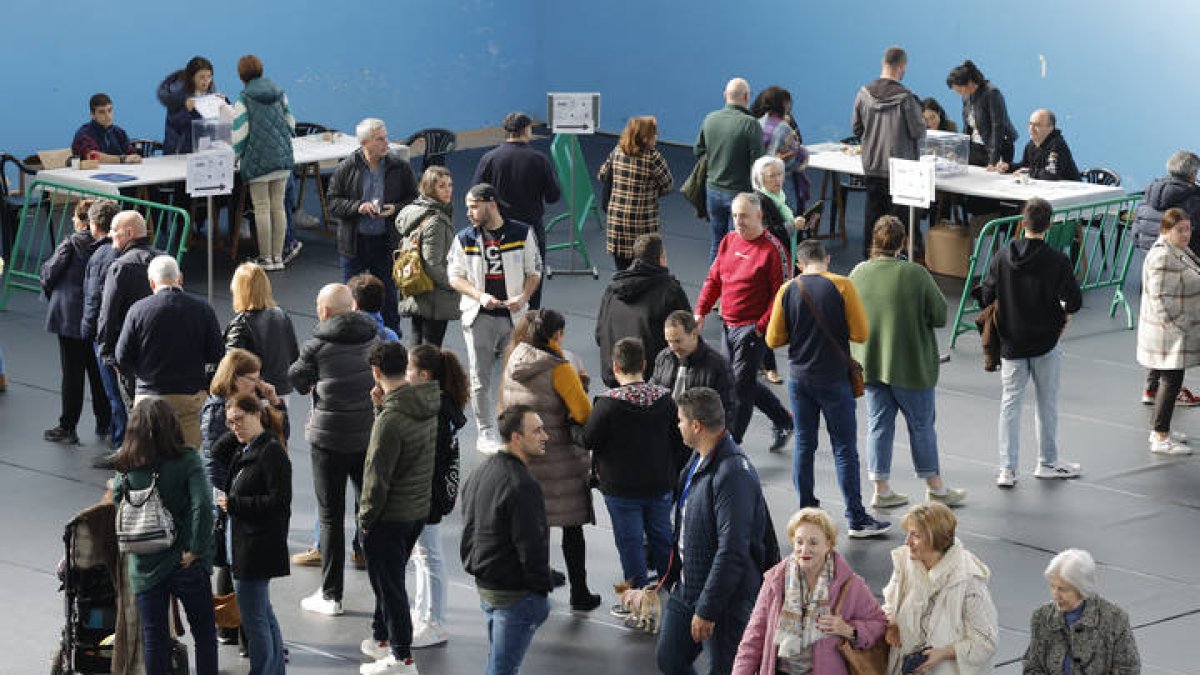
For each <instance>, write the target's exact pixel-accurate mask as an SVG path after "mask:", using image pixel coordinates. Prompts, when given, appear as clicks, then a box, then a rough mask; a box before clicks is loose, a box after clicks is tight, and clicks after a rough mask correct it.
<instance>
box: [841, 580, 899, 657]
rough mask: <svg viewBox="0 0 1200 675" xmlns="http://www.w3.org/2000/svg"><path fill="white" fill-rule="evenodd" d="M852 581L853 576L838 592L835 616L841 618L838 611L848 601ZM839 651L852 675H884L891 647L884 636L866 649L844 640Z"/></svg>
mask: <svg viewBox="0 0 1200 675" xmlns="http://www.w3.org/2000/svg"><path fill="white" fill-rule="evenodd" d="M851 581H854V576H853V575H851V576H850V578H849V579H847V580H845V581H843V582H842V588H841V590H839V591H838V599H837V604H835V605H834V606H833V610H832V612H833V614H836V615H838V616H841V614H840V613H839V612H838V610H840V609H841V607H842V600H845V599H846V589H847V588H849V586H850V582H851ZM837 650H838V653H839V654H841V655H842V658H843V659H845V661H846V669H847V670H848V671H850V675H883V674H884V672H886V671H887V666H888V657H889V656H890V654H891V647H889V646H888V643H887V640H885V639H884V638H883V636H882V635H881V636H880V637H879V639H878V640H876V641H875V644H873V645H871V646H870V647H867V648H866V649H858V648H857V647H855V646H854V645H853V644H852V643H851V642H850V641H849V640H847V639H845V638H842V641H841V642H839V643H838V646H837Z"/></svg>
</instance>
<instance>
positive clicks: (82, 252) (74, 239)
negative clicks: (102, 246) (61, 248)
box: [68, 230, 96, 261]
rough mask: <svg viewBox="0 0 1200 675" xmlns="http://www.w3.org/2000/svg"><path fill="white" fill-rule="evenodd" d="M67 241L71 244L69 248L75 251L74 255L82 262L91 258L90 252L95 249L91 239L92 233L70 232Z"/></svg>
mask: <svg viewBox="0 0 1200 675" xmlns="http://www.w3.org/2000/svg"><path fill="white" fill-rule="evenodd" d="M68 241H70V242H71V248H73V249H75V255H77V256H79V259H80V260H84V261H86V260H87V259H88V258H90V257H91V256H92V251H93V250H95V247H96V240H95V239H93V238H92V233H91V232H88V231H87V230H84V231H83V232H72V233H71V237H70V238H69V239H68Z"/></svg>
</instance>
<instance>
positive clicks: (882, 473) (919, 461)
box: [867, 382, 938, 480]
mask: <svg viewBox="0 0 1200 675" xmlns="http://www.w3.org/2000/svg"><path fill="white" fill-rule="evenodd" d="M897 410H898V411H900V412H901V413H903V414H904V422H905V423H906V424H907V425H908V445H909V449H910V450H911V452H912V463H913V468H914V469H916V471H917V476H919V477H920V478H930V477H933V476H936V475H938V450H937V429H936V428H934V421H935V419H936V416H937V413H936V411H935V409H934V395H933V389H932V388H929V389H906V388H904V387H897V386H895V385H890V384H884V383H882V382H869V383H868V384H867V477H868V478H870V479H871V480H887V479H888V477H889V476H890V475H891V472H892V442H893V440H894V439H895V437H896V412H897Z"/></svg>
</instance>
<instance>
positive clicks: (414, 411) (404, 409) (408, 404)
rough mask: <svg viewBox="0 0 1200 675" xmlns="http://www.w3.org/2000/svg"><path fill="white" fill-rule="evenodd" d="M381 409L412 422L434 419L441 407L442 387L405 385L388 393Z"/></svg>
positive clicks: (429, 384)
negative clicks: (412, 420)
mask: <svg viewBox="0 0 1200 675" xmlns="http://www.w3.org/2000/svg"><path fill="white" fill-rule="evenodd" d="M381 407H382V408H383V410H388V411H391V412H396V413H399V414H401V415H404V416H405V417H409V418H411V419H414V420H426V419H429V418H431V417H436V416H437V414H438V411H439V410H441V407H442V387H441V385H440V384H438V383H437V382H422V383H420V384H410V385H405V386H403V387H399V388H397V389H393V390H392V391H390V392H388V395H387V396H384V397H383V405H382V406H381Z"/></svg>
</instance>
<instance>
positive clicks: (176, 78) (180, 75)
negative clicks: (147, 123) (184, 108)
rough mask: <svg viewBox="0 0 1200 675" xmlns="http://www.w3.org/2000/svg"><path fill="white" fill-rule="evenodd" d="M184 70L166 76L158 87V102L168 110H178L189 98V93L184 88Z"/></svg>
mask: <svg viewBox="0 0 1200 675" xmlns="http://www.w3.org/2000/svg"><path fill="white" fill-rule="evenodd" d="M184 77H186V76H185V74H184V71H183V70H177V71H175V72H173V73H171V74H170V75H168V76H166V77H165V78H164V79H163V81H162V83H161V84H159V85H158V102H159V103H161V104H163V105H164V106H166V107H168V108H178V107H179V106H181V105H183V102H184V101H185V100H187V98H188V92H187V91H185V90H184V88H183V79H184Z"/></svg>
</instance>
